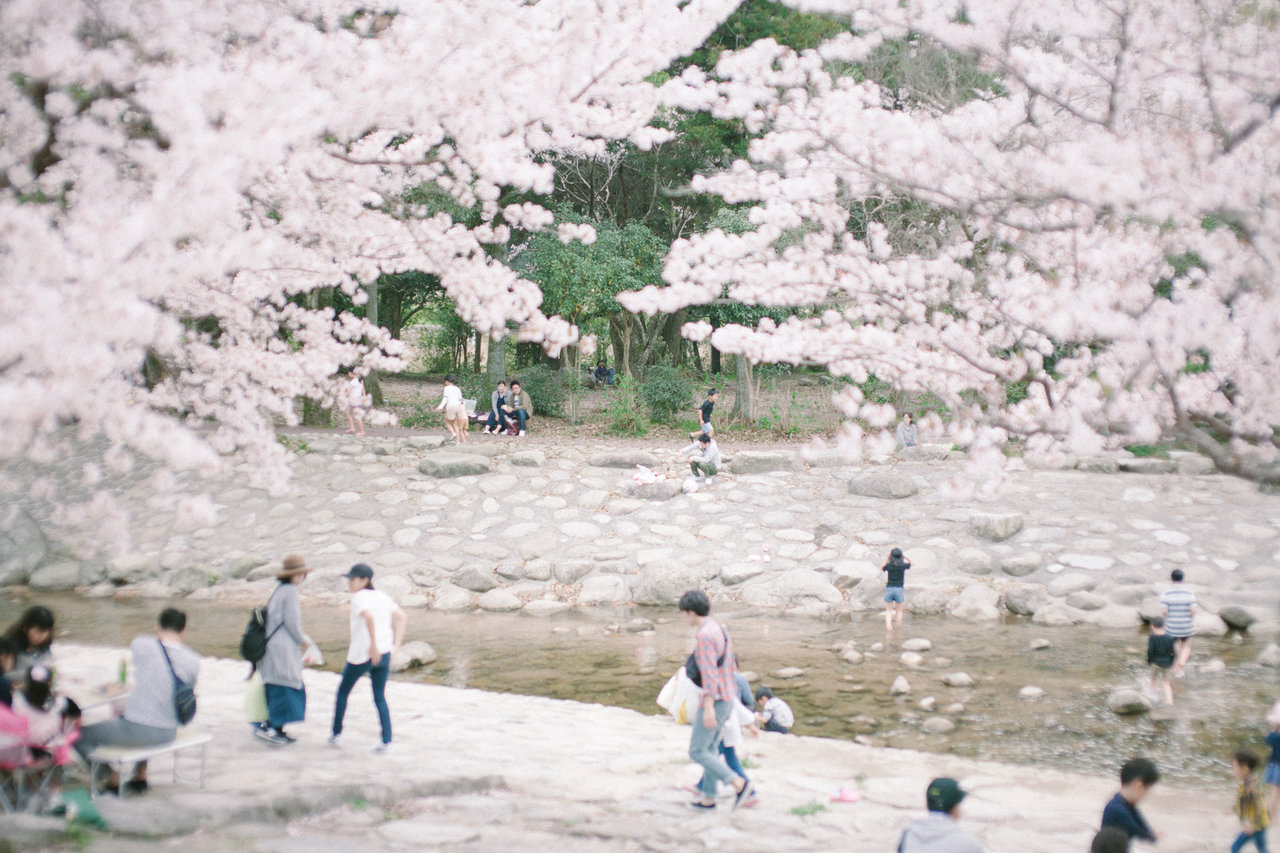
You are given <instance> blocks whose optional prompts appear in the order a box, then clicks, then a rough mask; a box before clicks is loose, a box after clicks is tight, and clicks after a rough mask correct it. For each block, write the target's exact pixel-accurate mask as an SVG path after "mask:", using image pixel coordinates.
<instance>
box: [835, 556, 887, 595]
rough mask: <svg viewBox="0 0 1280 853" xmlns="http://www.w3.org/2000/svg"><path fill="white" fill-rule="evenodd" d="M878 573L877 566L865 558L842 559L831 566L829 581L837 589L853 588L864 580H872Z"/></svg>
mask: <svg viewBox="0 0 1280 853" xmlns="http://www.w3.org/2000/svg"><path fill="white" fill-rule="evenodd" d="M879 575H880V569H879V567H877V566H876V564H875V563H870V562H867V561H866V560H842V561H840V562H838V563H836V564H835V565H834V566H832V567H831V583H832V584H834V585H835V586H836V587H837V588H839V589H853V588H854V587H855V586H858V585H859V584H861V583H863V582H864V581H874V580H875V579H876V578H877V577H879ZM871 585H872V586H874V584H871ZM877 591H879V588H878V587H877Z"/></svg>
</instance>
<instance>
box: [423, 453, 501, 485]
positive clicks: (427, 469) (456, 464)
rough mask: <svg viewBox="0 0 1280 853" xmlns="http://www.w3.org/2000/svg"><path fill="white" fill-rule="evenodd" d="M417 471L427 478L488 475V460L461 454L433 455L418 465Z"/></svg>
mask: <svg viewBox="0 0 1280 853" xmlns="http://www.w3.org/2000/svg"><path fill="white" fill-rule="evenodd" d="M418 471H420V472H421V473H423V474H426V475H427V476H428V477H437V478H440V479H444V478H447V477H471V476H475V475H477V474H488V473H489V460H488V459H486V458H484V457H483V456H478V455H474V454H461V453H446V452H441V453H433V454H431V455H430V456H426V457H423V459H422V461H421V462H419V463H418Z"/></svg>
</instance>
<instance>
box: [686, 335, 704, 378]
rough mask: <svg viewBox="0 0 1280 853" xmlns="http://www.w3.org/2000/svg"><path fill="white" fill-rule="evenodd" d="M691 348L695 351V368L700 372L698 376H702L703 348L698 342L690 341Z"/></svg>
mask: <svg viewBox="0 0 1280 853" xmlns="http://www.w3.org/2000/svg"><path fill="white" fill-rule="evenodd" d="M689 348H690V349H692V350H693V368H694V370H696V371H698V375H699V376H701V375H702V347H701V346H700V345H699V344H698V342H697V341H689Z"/></svg>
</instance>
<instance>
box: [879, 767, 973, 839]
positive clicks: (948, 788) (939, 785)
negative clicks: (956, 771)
mask: <svg viewBox="0 0 1280 853" xmlns="http://www.w3.org/2000/svg"><path fill="white" fill-rule="evenodd" d="M967 793H968V792H967V791H965V790H964V789H963V788H961V787H960V783H959V782H957V781H956V780H955V779H951V778H948V777H946V776H942V777H939V778H937V779H934V780H933V781H932V782H930V783H929V787H928V788H926V789H925V792H924V802H925V806H926V807H927V808H928V809H929V814H928V815H926V816H925V817H921V818H916V819H915V820H913V821H911V823H909V824H907V828H906V830H905V831H904V832H903V833H902V840H901V841H899V842H898V853H982V845H981V844H979V843H978V841H977V839H976V838H974V837H973V836H971V835H969V834H967V833H966V832H964V831H963V830H962V829H960V826H959V824H958V823H957V821H959V820H960V801H961V800H963V799H964V798H965V795H966V794H967Z"/></svg>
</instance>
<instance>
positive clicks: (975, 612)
mask: <svg viewBox="0 0 1280 853" xmlns="http://www.w3.org/2000/svg"><path fill="white" fill-rule="evenodd" d="M999 601H1000V593H998V592H996V591H995V590H994V589H992V588H991V587H989V586H987V585H986V584H981V583H975V584H972V585H971V586H967V587H965V589H964V591H963V592H961V593H960V594H959V595H958V596H956V598H955V600H954V601H953V602H951V615H952V616H955V617H956V618H957V619H963V620H964V621H966V622H996V621H999V619H1000V611H999V610H998V609H996V605H997V604H998V603H999Z"/></svg>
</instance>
